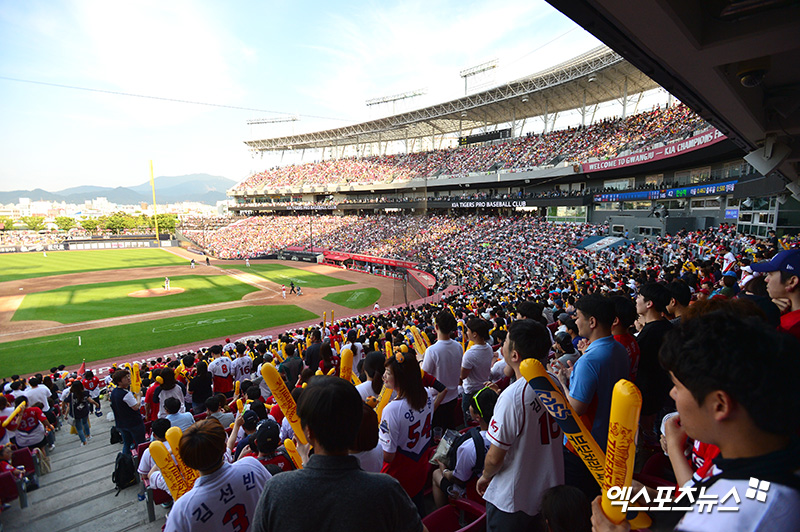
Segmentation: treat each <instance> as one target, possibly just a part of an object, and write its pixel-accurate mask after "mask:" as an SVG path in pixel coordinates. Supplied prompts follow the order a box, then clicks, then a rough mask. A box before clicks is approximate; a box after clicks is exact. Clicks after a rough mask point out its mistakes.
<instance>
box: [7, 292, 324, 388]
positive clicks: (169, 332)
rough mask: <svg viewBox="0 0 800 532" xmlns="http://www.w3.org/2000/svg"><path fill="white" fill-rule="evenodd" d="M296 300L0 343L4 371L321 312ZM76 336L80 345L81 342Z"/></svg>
mask: <svg viewBox="0 0 800 532" xmlns="http://www.w3.org/2000/svg"><path fill="white" fill-rule="evenodd" d="M318 317H319V316H317V315H315V314H314V313H312V312H309V311H307V310H304V309H301V308H300V307H298V306H295V305H276V306H263V307H246V308H236V309H230V310H220V311H217V312H204V313H202V314H192V315H191V316H180V317H177V318H167V319H163V320H153V321H146V322H142V323H131V324H126V325H118V326H116V327H104V328H102V329H91V330H87V331H80V332H75V333H66V334H58V335H53V336H44V337H41V338H31V339H29V340H19V341H16V342H7V343H4V344H0V373H2V375H0V377H2V376H5V377H8V376H11V375H14V374H19V375H25V374H28V373H35V372H37V371H38V372H43V371H46V370H47V368H50V367H52V366H53V365H58V364H65V365H71V364H79V363H80V362H81V360H83V359H84V358H85V359H86V361H87V362H92V361H95V360H103V359H106V358H112V357H117V356H122V355H132V354H135V353H141V352H144V351H151V350H153V349H159V348H163V347H168V346H173V345H182V344H186V343H190V342H197V343H198V346H200V345H205V344H203V342H204V341H208V340H209V339H213V338H219V337H221V336H234V335H239V334H243V333H247V332H251V331H257V330H261V329H268V328H270V327H276V326H279V325H288V324H290V323H296V322H300V321H307V320H311V319H315V318H318ZM78 336H80V337H81V343H82V345H81V346H78Z"/></svg>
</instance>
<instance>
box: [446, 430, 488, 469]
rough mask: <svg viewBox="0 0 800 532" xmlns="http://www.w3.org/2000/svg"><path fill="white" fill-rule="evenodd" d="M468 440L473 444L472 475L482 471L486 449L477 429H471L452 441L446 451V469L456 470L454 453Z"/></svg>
mask: <svg viewBox="0 0 800 532" xmlns="http://www.w3.org/2000/svg"><path fill="white" fill-rule="evenodd" d="M470 438H471V439H472V441H473V442H474V443H475V465H474V466H473V467H472V474H473V475H480V474H481V472H482V471H483V460H484V458H486V447H485V446H484V443H483V438H482V437H481V429H480V428H479V427H473V428H471V429H469V430H468V431H467V432H465V433H464V434H461V435H460V436H459V437H458V438H456V439H455V440H453V443H452V444H451V445H450V449H449V450H448V451H447V456H446V460H445V464H446V466H447V469H450V470H453V469H455V468H456V456H457V454H456V453H457V452H458V448H459V447H461V444H463V443H464V442H465V441H467V440H469V439H470Z"/></svg>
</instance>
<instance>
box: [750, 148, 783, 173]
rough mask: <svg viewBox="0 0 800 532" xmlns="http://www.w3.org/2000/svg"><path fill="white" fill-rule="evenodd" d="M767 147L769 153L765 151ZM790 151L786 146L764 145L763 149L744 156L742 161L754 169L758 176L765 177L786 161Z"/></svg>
mask: <svg viewBox="0 0 800 532" xmlns="http://www.w3.org/2000/svg"><path fill="white" fill-rule="evenodd" d="M768 147H769V148H771V149H770V150H769V151H767V148H768ZM791 151H792V149H791V148H790V147H789V146H787V145H786V144H781V143H776V144H773V145H769V144H765V146H764V147H763V148H758V149H757V150H754V151H751V152H750V153H748V154H747V155H745V156H744V160H745V161H747V162H748V163H749V164H750V165H751V166H752V167H753V168H755V169H756V171H757V172H758V173H759V174H761V175H763V176H767V175H769V173H770V172H772V171H773V170H775V168H777V167H778V165H779V164H781V163H782V162H783V160H784V159H786V157H787V156H788V155H789V153H791Z"/></svg>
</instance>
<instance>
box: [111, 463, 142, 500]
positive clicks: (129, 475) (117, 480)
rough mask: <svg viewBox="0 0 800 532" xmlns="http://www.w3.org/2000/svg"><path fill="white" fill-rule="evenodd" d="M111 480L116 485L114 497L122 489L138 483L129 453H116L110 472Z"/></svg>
mask: <svg viewBox="0 0 800 532" xmlns="http://www.w3.org/2000/svg"><path fill="white" fill-rule="evenodd" d="M111 481H112V482H113V483H114V484H116V486H117V493H116V495H114V497H116V496H117V495H119V492H120V491H122V490H123V489H125V488H127V487H129V486H133V485H134V484H138V483H139V477H138V475H137V474H136V466H135V465H134V464H133V458H132V457H131V455H129V454H124V453H118V454H117V461H116V463H115V464H114V472H113V473H112V474H111Z"/></svg>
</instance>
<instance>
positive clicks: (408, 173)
mask: <svg viewBox="0 0 800 532" xmlns="http://www.w3.org/2000/svg"><path fill="white" fill-rule="evenodd" d="M706 127H707V124H706V123H705V122H704V121H703V120H702V119H701V118H700V117H699V116H697V115H696V114H694V113H693V112H692V111H691V110H690V109H689V108H688V107H686V106H685V105H683V104H677V105H673V106H669V107H665V108H660V107H656V108H655V109H653V110H651V111H648V112H644V113H639V114H636V115H633V116H630V117H627V118H625V119H623V118H616V119H606V120H602V121H599V122H596V123H594V124H591V125H589V126H586V127H577V128H569V129H564V130H559V131H553V132H548V133H544V134H541V135H528V136H525V137H520V138H517V139H513V140H509V141H506V142H500V143H495V144H489V145H473V146H463V147H457V148H451V149H443V150H433V151H427V152H415V153H407V154H394V155H381V156H371V157H359V158H346V159H331V160H327V161H321V162H312V163H306V164H300V165H290V166H283V167H274V168H270V169H269V170H265V171H263V172H259V173H257V174H254V175H252V176H250V177H248V178H247V179H245V180H244V181H242V182H241V183H240V184H239V185H237V187H236V188H237V189H239V190H240V191H246V190H253V189H258V188H261V187H267V188H269V187H282V186H303V185H347V184H355V183H360V184H370V183H391V182H394V181H406V180H409V179H414V178H421V177H426V176H427V177H438V176H451V177H460V176H464V175H467V174H469V173H480V172H489V171H493V170H503V169H504V170H509V171H525V170H530V169H533V168H537V167H542V166H546V165H553V164H557V163H558V162H561V161H566V162H567V163H582V162H587V161H589V160H590V159H605V158H613V157H616V156H617V155H618V154H620V153H621V152H623V151H630V152H636V151H641V150H645V149H649V148H650V147H652V146H653V145H655V144H657V143H666V142H670V141H673V140H676V139H682V138H686V137H688V136H691V135H692V134H693V133H694V132H696V131H698V130H700V129H704V128H706Z"/></svg>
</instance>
